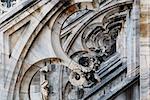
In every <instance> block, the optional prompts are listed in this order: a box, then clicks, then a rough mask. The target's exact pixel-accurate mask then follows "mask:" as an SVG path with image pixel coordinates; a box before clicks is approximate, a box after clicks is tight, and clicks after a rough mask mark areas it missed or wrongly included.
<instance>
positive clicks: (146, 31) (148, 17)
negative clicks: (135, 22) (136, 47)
mask: <svg viewBox="0 0 150 100" xmlns="http://www.w3.org/2000/svg"><path fill="white" fill-rule="evenodd" d="M140 3H141V20H140V21H141V23H140V24H141V32H140V33H141V34H140V36H141V37H140V42H141V43H140V100H150V1H149V0H141V2H140Z"/></svg>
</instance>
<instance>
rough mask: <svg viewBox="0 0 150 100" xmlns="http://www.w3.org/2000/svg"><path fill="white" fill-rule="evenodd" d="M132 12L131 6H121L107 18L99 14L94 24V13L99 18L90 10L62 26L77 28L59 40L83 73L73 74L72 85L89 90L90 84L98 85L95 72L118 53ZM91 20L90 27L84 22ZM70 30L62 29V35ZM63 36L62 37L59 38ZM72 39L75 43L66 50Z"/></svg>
mask: <svg viewBox="0 0 150 100" xmlns="http://www.w3.org/2000/svg"><path fill="white" fill-rule="evenodd" d="M130 9H131V5H121V6H118V7H117V8H114V9H111V10H110V11H107V12H105V13H104V14H100V15H99V16H97V17H95V18H94V19H93V20H91V19H92V18H93V17H91V16H90V14H91V13H93V15H95V16H96V15H97V13H95V11H94V10H93V11H91V10H87V9H86V10H79V11H77V12H75V13H74V14H72V15H70V16H68V17H67V19H66V20H65V22H64V24H65V25H64V24H63V25H62V26H67V27H71V25H74V27H72V28H70V30H69V31H66V33H65V34H66V35H64V36H63V38H61V40H60V41H61V45H62V48H63V50H64V52H65V53H66V54H67V55H68V56H69V57H70V58H71V59H72V60H73V61H75V62H77V63H78V64H79V65H80V66H82V69H84V70H74V71H73V72H72V73H71V74H70V82H71V83H72V84H73V85H75V86H80V87H87V86H89V87H90V85H89V84H95V83H97V82H99V80H100V79H99V78H98V76H97V75H96V74H95V72H96V71H97V70H98V69H99V68H100V65H101V63H103V62H105V61H106V60H107V59H109V57H110V56H111V55H112V54H114V53H115V52H117V50H116V40H117V36H118V34H119V33H120V31H121V29H122V27H123V26H124V22H125V21H126V15H127V14H128V11H129V10H130ZM82 12H83V13H82ZM99 13H101V11H100V12H99ZM89 17H91V19H89V20H91V21H89V20H88V21H87V22H88V23H87V22H84V20H85V19H86V18H89ZM74 18H77V19H74ZM99 19H102V20H99ZM81 23H84V24H81ZM80 25H81V26H80ZM67 27H63V28H62V30H61V32H64V31H65V30H66V29H67ZM74 30H75V31H74ZM78 33H79V34H78ZM62 34H63V33H60V37H61V35H62ZM73 34H75V35H74V37H73V38H72V37H71V35H73ZM76 34H78V35H76ZM71 39H73V40H72V41H71V42H70V43H68V44H69V45H68V47H67V48H64V45H65V42H66V41H67V40H71ZM85 84H86V85H85ZM87 84H88V85H87Z"/></svg>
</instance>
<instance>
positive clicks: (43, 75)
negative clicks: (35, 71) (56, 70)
mask: <svg viewBox="0 0 150 100" xmlns="http://www.w3.org/2000/svg"><path fill="white" fill-rule="evenodd" d="M47 72H48V66H45V67H43V68H42V69H40V84H41V94H42V100H48V95H49V82H48V80H47V79H46V73H47Z"/></svg>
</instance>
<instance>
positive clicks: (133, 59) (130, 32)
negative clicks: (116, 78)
mask: <svg viewBox="0 0 150 100" xmlns="http://www.w3.org/2000/svg"><path fill="white" fill-rule="evenodd" d="M139 17H140V7H139V0H134V3H133V8H132V10H131V11H130V12H129V15H128V17H127V30H126V33H127V37H126V40H127V67H128V68H127V75H128V77H131V76H135V75H136V74H137V68H138V66H139V58H140V57H139V33H140V30H139V19H140V18H139Z"/></svg>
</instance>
